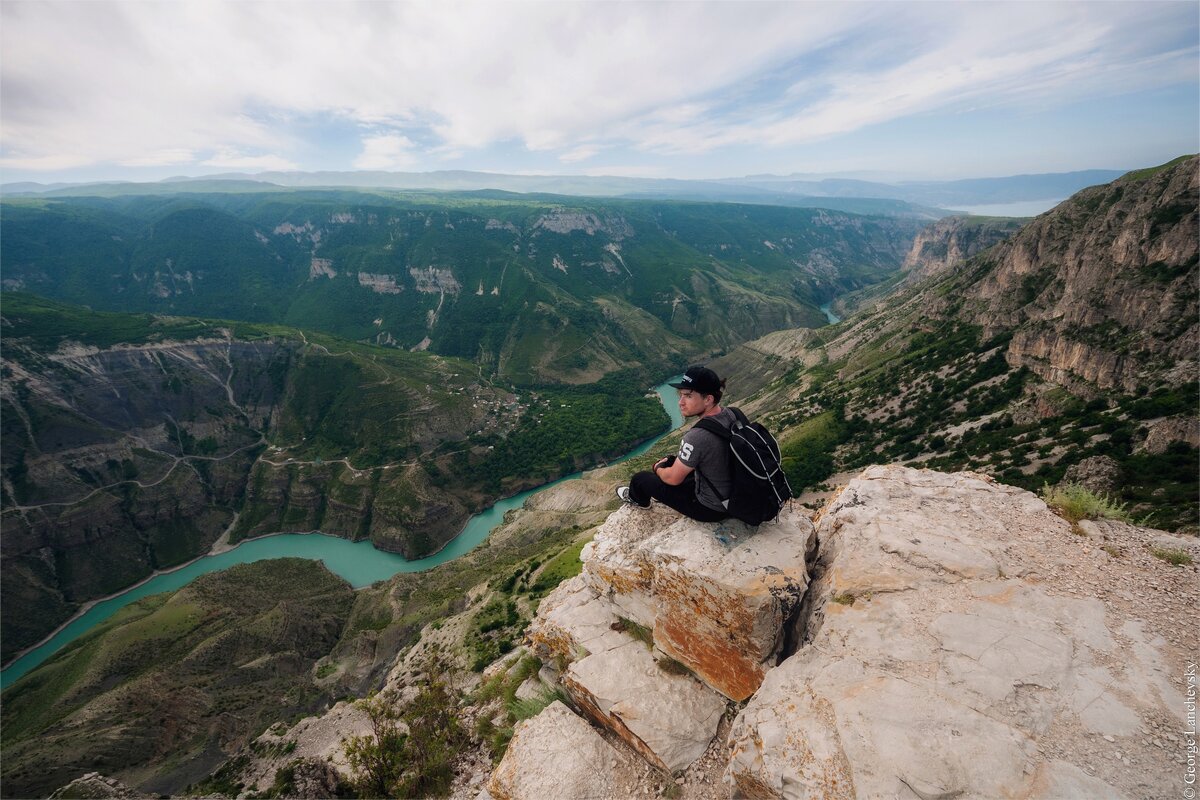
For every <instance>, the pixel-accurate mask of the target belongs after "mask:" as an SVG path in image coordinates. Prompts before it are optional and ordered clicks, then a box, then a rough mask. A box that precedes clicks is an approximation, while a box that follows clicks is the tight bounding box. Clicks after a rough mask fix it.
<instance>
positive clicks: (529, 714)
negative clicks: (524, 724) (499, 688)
mask: <svg viewBox="0 0 1200 800" xmlns="http://www.w3.org/2000/svg"><path fill="white" fill-rule="evenodd" d="M555 700H558V701H561V702H562V703H564V704H565V703H566V702H567V696H566V695H565V694H563V691H562V689H543V690H542V691H541V692H539V693H538V694H537V695H536V696H535V697H530V698H526V699H522V698H520V697H514V698H513V699H512V700H510V701H508V703H507V704H506V707H507V708H508V713H509V715H510V717H511V719H512V721H513V722H514V723H515V722H520V721H521V720H523V719H531V718H533V717H536V716H537V715H538V714H540V713H542V709H544V708H545V707H546V706H548V705H550V704H551V703H553V702H554V701H555Z"/></svg>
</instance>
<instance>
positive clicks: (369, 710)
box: [343, 694, 408, 797]
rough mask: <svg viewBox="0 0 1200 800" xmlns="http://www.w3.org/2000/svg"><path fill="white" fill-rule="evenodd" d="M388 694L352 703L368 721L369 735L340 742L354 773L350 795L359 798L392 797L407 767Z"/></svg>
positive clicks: (396, 718) (352, 737)
mask: <svg viewBox="0 0 1200 800" xmlns="http://www.w3.org/2000/svg"><path fill="white" fill-rule="evenodd" d="M393 700H394V698H393V696H392V695H391V694H385V695H371V696H370V697H368V698H366V699H365V700H359V701H358V702H357V703H355V705H356V706H358V707H359V708H360V709H362V710H363V711H364V712H366V714H367V717H368V718H369V719H370V720H371V732H370V733H369V734H366V735H364V736H351V737H350V738H348V739H345V740H344V741H343V747H344V749H345V751H346V760H347V761H348V762H349V764H350V768H351V769H352V770H353V771H354V774H355V777H354V781H353V786H354V791H355V792H357V793H358V796H359V797H392V796H394V795H393V794H392V791H393V787H395V786H396V784H397V783H398V782H399V781H400V777H401V775H403V774H404V769H405V767H406V766H407V763H408V759H407V753H406V752H405V747H404V743H405V739H407V736H406V734H405V733H404V732H403V731H402V730H401V728H400V722H399V715H398V714H397V713H396V708H395V705H394V703H393Z"/></svg>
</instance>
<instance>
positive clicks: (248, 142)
mask: <svg viewBox="0 0 1200 800" xmlns="http://www.w3.org/2000/svg"><path fill="white" fill-rule="evenodd" d="M1197 14H1198V12H1197V7H1196V6H1195V4H1193V3H1186V2H1185V3H1167V2H1156V3H1133V4H1120V3H1108V2H1105V3H1078V2H1076V3H1065V4H1054V3H1045V2H1039V3H955V4H948V3H930V4H924V3H888V4H879V5H871V4H859V3H838V4H832V3H831V4H823V3H795V2H786V3H712V4H708V3H684V2H673V3H649V2H647V3H553V4H551V3H541V2H536V3H501V2H491V3H453V2H449V3H448V2H438V3H419V2H405V3H384V2H378V3H336V4H335V3H325V2H320V3H285V2H271V3H265V2H263V3H256V2H240V3H229V4H224V3H213V2H203V3H187V2H182V3H135V2H120V3H98V2H68V3H55V2H25V1H24V0H8V1H7V2H5V3H3V4H0V17H2V18H0V23H2V25H0V45H2V50H0V52H2V55H0V59H2V62H0V68H2V70H0V82H2V85H0V97H2V98H3V107H2V114H0V165H3V166H4V167H5V168H6V169H8V170H28V171H47V172H49V171H55V170H60V171H61V170H69V169H72V168H76V167H84V166H88V165H95V164H106V163H107V164H118V165H124V166H129V167H151V166H155V167H178V168H180V170H181V171H185V170H186V169H187V168H188V167H193V166H206V167H211V168H223V169H229V170H243V171H257V170H267V169H296V168H304V169H316V168H347V167H353V168H358V169H431V168H440V167H444V166H447V165H450V166H453V165H454V162H455V161H456V159H461V158H463V157H464V154H466V155H469V154H471V153H478V152H481V151H484V150H487V149H489V148H497V147H501V146H507V147H510V148H514V149H519V150H520V151H522V152H524V153H526V154H534V155H536V156H538V157H539V158H541V159H543V160H542V161H540V162H539V163H552V164H561V165H563V170H564V171H565V170H566V169H567V168H571V169H577V170H583V169H588V168H590V167H593V166H595V162H596V159H597V158H598V157H603V155H605V154H610V155H612V156H613V157H614V158H617V157H620V158H626V159H628V158H629V156H630V154H640V155H641V157H642V163H645V159H649V158H653V157H659V156H661V157H662V158H664V159H668V160H669V159H670V158H671V157H675V156H684V155H687V156H703V155H709V156H711V157H712V158H714V159H716V158H719V156H720V155H721V154H722V153H723V152H726V151H730V150H732V149H736V148H746V147H752V148H760V149H765V150H768V151H774V152H779V153H786V152H788V151H789V148H791V149H793V150H794V149H795V148H797V147H801V146H804V145H806V144H809V143H812V142H820V141H825V140H829V139H831V138H834V137H838V136H843V135H846V134H848V133H852V132H855V131H860V130H863V129H868V128H871V127H872V126H880V125H884V124H887V123H889V122H895V121H897V120H904V119H910V118H914V117H920V116H921V115H929V114H934V113H938V114H970V113H975V112H977V111H978V110H979V109H994V108H998V107H1000V108H1013V109H1019V110H1024V111H1029V110H1031V109H1032V110H1035V111H1036V110H1037V109H1038V108H1042V109H1046V108H1053V107H1056V106H1059V105H1062V104H1066V103H1073V102H1079V101H1081V100H1085V99H1087V98H1096V97H1104V96H1115V95H1118V94H1123V93H1124V94H1127V93H1131V92H1138V91H1147V90H1153V89H1156V88H1158V87H1167V86H1179V85H1189V84H1190V85H1192V86H1195V84H1196V72H1197V58H1198V56H1197ZM313 120H319V121H321V122H322V123H323V124H324V127H320V126H318V128H319V129H320V130H324V131H326V133H325V134H316V133H313V131H314V130H315V129H318V128H314V126H312V125H311V123H312V121H313ZM334 129H336V130H337V131H339V133H338V141H337V142H333V141H332V140H330V139H323V138H322V136H325V137H332V136H333V134H331V133H328V131H330V130H334ZM346 137H349V138H350V141H348V142H347V141H345V138H346ZM335 151H336V152H345V153H346V155H345V157H344V159H343V163H332V162H330V161H328V160H322V157H321V156H320V155H319V154H320V153H322V152H326V153H332V152H335ZM317 162H321V163H317Z"/></svg>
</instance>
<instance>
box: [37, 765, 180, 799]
mask: <svg viewBox="0 0 1200 800" xmlns="http://www.w3.org/2000/svg"><path fill="white" fill-rule="evenodd" d="M156 796H157V795H152V794H146V793H144V792H139V791H138V790H136V789H131V788H129V787H128V786H126V785H125V784H123V783H121V782H120V781H119V780H117V779H116V778H107V777H105V776H104V775H101V774H100V773H99V772H89V773H88V774H86V775H84V776H83V777H80V778H76V779H75V780H73V781H71V782H70V783H68V784H67V785H66V786H63V787H62V788H60V789H57V790H55V792H54V794H52V795H50V797H52V798H54V800H91V798H131V799H132V798H146V797H156Z"/></svg>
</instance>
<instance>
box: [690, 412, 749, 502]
mask: <svg viewBox="0 0 1200 800" xmlns="http://www.w3.org/2000/svg"><path fill="white" fill-rule="evenodd" d="M726 408H728V409H729V410H730V411H732V412H733V416H734V419H736V420H737V424H739V425H748V424H750V421H749V420H747V419H746V415H745V414H743V413H742V411H741V409H740V408H734V407H732V406H726ZM695 427H697V428H699V429H700V430H702V431H708V432H709V433H711V434H713V435H715V436H720V437H721V438H722V439H724V440H725V441H727V442H728V441H731V440H732V439H733V434H732V433H730V431H729V428H726V427H725V426H724V425H722V424H721V423H719V422H717V421H716V420H713V419H710V418H708V417H704V418H703V419H701V420H698V421H697V422H696V425H695ZM696 474H697V475H699V476H700V479H701V480H703V481H704V482H705V483H707V484H708V488H709V489H710V490H712V493H713V494H714V495H716V496H717V497H720V498H721V501H722V502H724V503H725V504H726V505H728V503H729V498H728V497H725V496H724V495H722V494H721V493H720V492H718V491H717V487H716V486H713V482H712V481H710V480H709V479H708V476H707V475H705V474H704V473H703V472H700V471H699V470H697V471H696Z"/></svg>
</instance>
